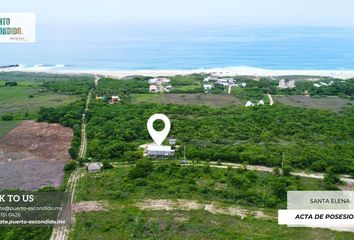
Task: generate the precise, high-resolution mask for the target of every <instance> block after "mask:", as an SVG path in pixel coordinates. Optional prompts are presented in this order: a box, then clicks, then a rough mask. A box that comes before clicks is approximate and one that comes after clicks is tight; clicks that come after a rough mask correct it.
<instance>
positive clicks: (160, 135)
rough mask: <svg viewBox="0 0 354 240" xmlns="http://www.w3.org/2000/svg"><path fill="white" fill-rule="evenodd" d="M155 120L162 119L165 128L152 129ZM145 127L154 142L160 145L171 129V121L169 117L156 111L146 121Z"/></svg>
mask: <svg viewBox="0 0 354 240" xmlns="http://www.w3.org/2000/svg"><path fill="white" fill-rule="evenodd" d="M156 120H162V121H163V122H164V124H165V128H164V129H163V130H161V131H156V130H155V129H154V122H155V121H156ZM147 129H148V131H149V134H150V136H151V138H152V139H153V140H154V142H155V143H156V144H157V145H161V144H162V142H163V141H164V140H165V138H166V137H167V135H168V133H169V132H170V129H171V122H170V119H168V117H167V116H166V115H164V114H161V113H156V114H154V115H152V116H151V117H150V118H149V120H148V121H147Z"/></svg>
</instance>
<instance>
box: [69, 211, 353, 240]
mask: <svg viewBox="0 0 354 240" xmlns="http://www.w3.org/2000/svg"><path fill="white" fill-rule="evenodd" d="M117 236H119V239H175V240H184V239H193V240H212V239H213V240H215V239H225V240H226V239H227V240H235V239H240V240H241V239H254V240H258V239H262V240H263V239H269V240H272V239H277V240H298V239H321V240H330V239H337V240H344V239H346V240H347V239H352V237H353V234H352V233H345V232H335V231H329V230H325V229H311V228H289V227H287V226H281V225H278V223H277V222H276V221H271V220H260V219H255V218H245V219H243V220H241V219H240V217H235V216H227V215H214V214H212V213H208V212H205V211H203V210H192V211H148V210H144V211H141V210H138V209H136V208H133V207H125V208H119V207H117V208H115V209H110V210H109V211H101V212H85V213H80V214H78V215H77V217H76V224H75V226H74V230H73V232H72V233H71V239H75V240H84V239H85V240H86V239H105V240H115V239H117Z"/></svg>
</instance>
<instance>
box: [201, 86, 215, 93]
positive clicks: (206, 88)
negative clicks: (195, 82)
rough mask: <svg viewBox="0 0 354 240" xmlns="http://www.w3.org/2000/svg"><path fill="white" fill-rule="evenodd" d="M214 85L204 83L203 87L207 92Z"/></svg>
mask: <svg viewBox="0 0 354 240" xmlns="http://www.w3.org/2000/svg"><path fill="white" fill-rule="evenodd" d="M213 87H214V86H213V85H211V84H204V85H203V88H204V91H205V92H207V91H209V90H210V89H212V88H213Z"/></svg>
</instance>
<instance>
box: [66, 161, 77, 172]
mask: <svg viewBox="0 0 354 240" xmlns="http://www.w3.org/2000/svg"><path fill="white" fill-rule="evenodd" d="M76 166H77V162H76V161H71V162H69V163H67V164H65V166H64V171H65V172H71V171H73V170H75V168H76Z"/></svg>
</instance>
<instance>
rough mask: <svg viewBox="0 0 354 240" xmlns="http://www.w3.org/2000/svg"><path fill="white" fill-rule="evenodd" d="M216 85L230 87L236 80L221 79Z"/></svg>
mask: <svg viewBox="0 0 354 240" xmlns="http://www.w3.org/2000/svg"><path fill="white" fill-rule="evenodd" d="M216 83H217V84H220V85H223V86H229V85H233V84H235V80H234V79H233V78H220V79H219V80H218V81H217V82H216Z"/></svg>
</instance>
